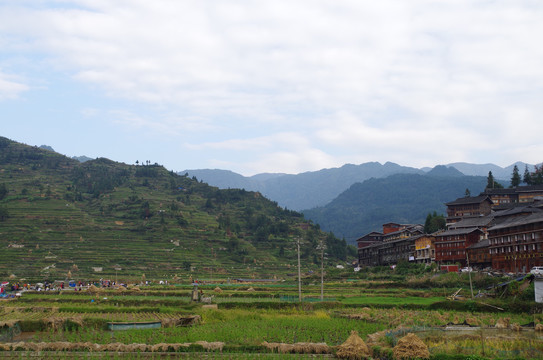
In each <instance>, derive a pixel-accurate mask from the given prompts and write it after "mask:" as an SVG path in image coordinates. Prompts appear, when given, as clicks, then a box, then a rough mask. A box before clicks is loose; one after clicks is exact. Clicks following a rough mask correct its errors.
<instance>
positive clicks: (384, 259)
mask: <svg viewBox="0 0 543 360" xmlns="http://www.w3.org/2000/svg"><path fill="white" fill-rule="evenodd" d="M422 234H423V226H422V225H420V224H397V223H387V224H384V225H383V233H379V232H371V233H369V234H367V235H364V236H363V237H361V238H359V239H358V240H357V245H358V263H359V265H360V266H382V265H394V264H396V263H398V261H402V260H405V261H414V260H415V239H416V238H417V237H418V236H421V235H422Z"/></svg>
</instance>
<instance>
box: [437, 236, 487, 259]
mask: <svg viewBox="0 0 543 360" xmlns="http://www.w3.org/2000/svg"><path fill="white" fill-rule="evenodd" d="M483 238H484V233H483V231H482V230H481V229H479V228H477V227H473V228H461V229H453V230H447V231H444V232H442V233H439V234H436V241H435V247H436V262H437V263H438V264H440V265H445V264H453V263H460V264H461V265H462V266H466V264H467V258H466V249H467V248H468V247H470V246H472V245H474V244H476V243H478V242H479V241H480V240H482V239H483Z"/></svg>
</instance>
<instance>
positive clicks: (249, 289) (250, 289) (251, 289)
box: [247, 287, 255, 291]
mask: <svg viewBox="0 0 543 360" xmlns="http://www.w3.org/2000/svg"><path fill="white" fill-rule="evenodd" d="M247 291H255V289H253V288H252V287H250V288H248V289H247Z"/></svg>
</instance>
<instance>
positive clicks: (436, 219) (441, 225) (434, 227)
mask: <svg viewBox="0 0 543 360" xmlns="http://www.w3.org/2000/svg"><path fill="white" fill-rule="evenodd" d="M446 226H447V221H446V220H445V217H444V216H443V215H438V214H437V213H436V212H435V211H434V213H433V214H430V213H428V216H426V222H425V223H424V232H425V233H426V234H432V233H435V232H436V231H438V230H442V229H445V228H446Z"/></svg>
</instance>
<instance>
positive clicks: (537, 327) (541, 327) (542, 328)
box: [534, 324, 543, 331]
mask: <svg viewBox="0 0 543 360" xmlns="http://www.w3.org/2000/svg"><path fill="white" fill-rule="evenodd" d="M534 329H535V331H543V324H535V328H534Z"/></svg>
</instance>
